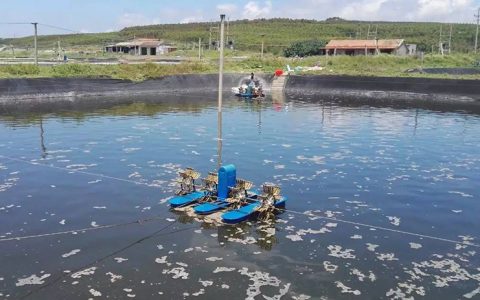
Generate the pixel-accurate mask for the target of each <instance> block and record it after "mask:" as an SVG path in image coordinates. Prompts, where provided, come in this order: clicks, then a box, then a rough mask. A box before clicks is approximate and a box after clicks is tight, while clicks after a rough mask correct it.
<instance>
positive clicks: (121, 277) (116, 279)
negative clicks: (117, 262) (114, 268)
mask: <svg viewBox="0 0 480 300" xmlns="http://www.w3.org/2000/svg"><path fill="white" fill-rule="evenodd" d="M105 275H107V276H110V282H111V283H114V282H115V281H118V280H122V279H123V276H122V275H115V274H113V273H112V272H108V273H105Z"/></svg>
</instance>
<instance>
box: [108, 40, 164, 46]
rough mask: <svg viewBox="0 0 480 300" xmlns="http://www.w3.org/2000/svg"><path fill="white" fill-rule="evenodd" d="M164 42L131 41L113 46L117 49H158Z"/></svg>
mask: <svg viewBox="0 0 480 300" xmlns="http://www.w3.org/2000/svg"><path fill="white" fill-rule="evenodd" d="M163 44H164V42H163V41H162V40H157V39H133V40H131V41H128V42H121V43H117V44H115V46H117V47H135V46H140V47H158V46H161V45H163Z"/></svg>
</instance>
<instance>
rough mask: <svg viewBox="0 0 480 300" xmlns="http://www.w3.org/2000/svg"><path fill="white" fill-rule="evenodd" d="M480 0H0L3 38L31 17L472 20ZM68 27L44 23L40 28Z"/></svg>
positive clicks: (103, 26) (98, 22) (79, 28)
mask: <svg viewBox="0 0 480 300" xmlns="http://www.w3.org/2000/svg"><path fill="white" fill-rule="evenodd" d="M478 7H480V0H258V1H250V0H236V1H235V0H220V1H215V0H13V1H12V0H0V38H10V37H19V36H25V35H31V34H32V32H33V26H32V25H28V24H27V25H21V24H5V23H9V22H11V23H18V22H19V23H23V22H25V23H30V22H38V23H41V24H47V25H54V26H58V27H62V28H66V29H70V30H73V31H76V32H105V31H115V30H120V29H122V28H124V27H128V26H135V25H147V24H162V23H188V22H201V21H214V20H218V19H219V14H220V13H225V14H226V15H227V18H229V19H230V20H235V19H256V18H275V17H286V18H303V19H316V20H324V19H326V18H329V17H341V18H345V19H349V20H364V21H440V22H446V23H448V22H455V23H473V22H474V14H475V12H476V10H477V9H478ZM64 33H69V32H68V31H66V30H61V29H55V28H51V27H47V26H44V25H40V26H39V34H64Z"/></svg>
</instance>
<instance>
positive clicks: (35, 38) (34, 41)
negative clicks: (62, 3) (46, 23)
mask: <svg viewBox="0 0 480 300" xmlns="http://www.w3.org/2000/svg"><path fill="white" fill-rule="evenodd" d="M32 25H33V28H34V29H35V37H34V40H33V45H34V47H35V65H36V66H38V48H37V33H38V31H37V27H38V23H36V22H35V23H32Z"/></svg>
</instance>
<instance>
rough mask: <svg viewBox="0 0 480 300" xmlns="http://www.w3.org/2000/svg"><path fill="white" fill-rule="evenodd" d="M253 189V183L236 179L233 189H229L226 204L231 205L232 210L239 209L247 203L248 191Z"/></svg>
mask: <svg viewBox="0 0 480 300" xmlns="http://www.w3.org/2000/svg"><path fill="white" fill-rule="evenodd" d="M252 187H253V183H252V182H250V181H247V180H244V179H237V180H236V184H235V186H234V187H232V188H230V193H229V197H228V199H227V201H228V202H230V203H231V204H232V206H231V207H232V208H233V209H237V208H240V207H241V206H242V205H245V204H246V203H247V198H248V191H249V190H250V189H251V188H252Z"/></svg>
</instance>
